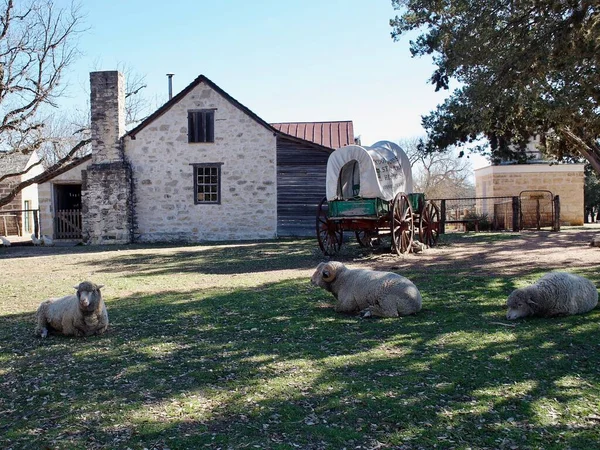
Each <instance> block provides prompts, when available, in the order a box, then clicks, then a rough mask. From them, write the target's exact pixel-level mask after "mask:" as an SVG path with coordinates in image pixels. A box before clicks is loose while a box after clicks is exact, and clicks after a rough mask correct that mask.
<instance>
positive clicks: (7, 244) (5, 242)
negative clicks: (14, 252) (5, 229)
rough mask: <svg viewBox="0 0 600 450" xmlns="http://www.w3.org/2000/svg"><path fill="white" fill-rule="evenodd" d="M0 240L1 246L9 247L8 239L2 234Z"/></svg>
mask: <svg viewBox="0 0 600 450" xmlns="http://www.w3.org/2000/svg"><path fill="white" fill-rule="evenodd" d="M0 241H1V242H2V247H10V241H9V240H8V239H6V238H5V237H4V236H0Z"/></svg>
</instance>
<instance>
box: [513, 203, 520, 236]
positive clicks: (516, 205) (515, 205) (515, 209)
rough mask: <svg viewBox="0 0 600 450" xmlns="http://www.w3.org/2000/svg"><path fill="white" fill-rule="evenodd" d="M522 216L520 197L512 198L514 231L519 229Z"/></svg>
mask: <svg viewBox="0 0 600 450" xmlns="http://www.w3.org/2000/svg"><path fill="white" fill-rule="evenodd" d="M520 216H521V209H520V208H519V197H513V198H512V229H513V231H519V222H520V220H519V218H520Z"/></svg>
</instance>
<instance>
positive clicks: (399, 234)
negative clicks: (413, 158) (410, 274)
mask: <svg viewBox="0 0 600 450" xmlns="http://www.w3.org/2000/svg"><path fill="white" fill-rule="evenodd" d="M412 190H413V179H412V171H411V166H410V161H409V159H408V157H407V156H406V153H404V151H403V150H402V149H401V148H400V146H398V145H397V144H395V143H393V142H389V141H379V142H377V143H375V144H373V145H372V146H370V147H362V146H359V145H349V146H347V147H342V148H340V149H338V150H336V151H335V152H333V153H332V154H331V155H330V156H329V159H328V161H327V176H326V196H325V198H323V200H322V201H321V203H320V204H319V206H318V208H317V223H316V225H317V239H318V241H319V247H320V248H321V250H322V251H323V253H324V254H325V255H333V254H335V253H337V252H338V251H339V249H340V248H341V246H342V243H343V236H344V231H352V232H354V233H355V235H356V238H357V240H358V242H359V243H360V244H361V245H363V246H372V245H375V244H376V243H380V242H381V237H382V236H385V235H389V236H391V247H392V250H393V251H395V252H396V253H398V254H400V253H405V252H409V251H411V249H412V244H413V238H414V236H415V234H418V235H419V239H420V240H421V242H423V243H425V244H427V245H429V246H431V245H434V244H435V242H436V241H437V237H438V222H439V210H438V208H437V206H436V205H435V204H434V203H433V202H430V201H426V200H425V196H424V195H423V194H421V193H413V192H412Z"/></svg>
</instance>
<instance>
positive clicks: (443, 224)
mask: <svg viewBox="0 0 600 450" xmlns="http://www.w3.org/2000/svg"><path fill="white" fill-rule="evenodd" d="M439 231H440V234H444V233H445V232H446V200H445V199H442V201H441V202H440V230H439Z"/></svg>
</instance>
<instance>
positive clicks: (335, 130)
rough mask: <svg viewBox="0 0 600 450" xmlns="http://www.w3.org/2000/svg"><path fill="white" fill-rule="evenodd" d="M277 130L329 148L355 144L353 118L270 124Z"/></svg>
mask: <svg viewBox="0 0 600 450" xmlns="http://www.w3.org/2000/svg"><path fill="white" fill-rule="evenodd" d="M270 125H271V126H272V127H273V128H275V129H276V130H279V131H281V132H282V133H285V134H289V135H291V136H294V137H297V138H300V139H304V140H307V141H311V142H314V143H315V144H319V145H322V146H323V147H329V148H333V149H336V148H340V147H344V146H346V145H350V144H354V126H353V125H352V121H351V120H344V121H340V122H285V123H272V124H270Z"/></svg>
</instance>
